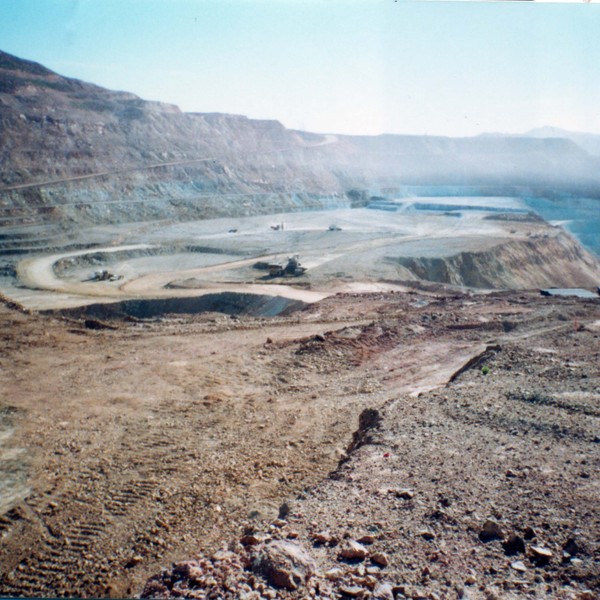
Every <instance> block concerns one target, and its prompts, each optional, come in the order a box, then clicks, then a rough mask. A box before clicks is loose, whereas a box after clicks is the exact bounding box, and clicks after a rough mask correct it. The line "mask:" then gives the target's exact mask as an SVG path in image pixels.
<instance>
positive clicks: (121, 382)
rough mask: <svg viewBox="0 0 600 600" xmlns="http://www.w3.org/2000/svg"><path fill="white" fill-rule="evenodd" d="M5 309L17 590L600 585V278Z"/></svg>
mask: <svg viewBox="0 0 600 600" xmlns="http://www.w3.org/2000/svg"><path fill="white" fill-rule="evenodd" d="M0 319H1V320H2V328H1V331H2V337H3V343H2V347H1V350H0V361H1V362H0V364H1V365H2V370H1V371H0V378H1V385H2V389H3V394H2V400H1V403H2V406H1V410H2V413H1V414H2V421H1V425H2V427H3V434H4V435H3V436H2V438H1V442H0V443H1V452H2V454H1V459H2V462H1V463H0V468H1V469H2V471H3V478H2V479H3V481H5V482H8V484H7V485H4V487H3V488H2V489H1V490H0V491H1V492H2V502H3V503H2V508H3V516H2V517H1V519H0V527H1V528H2V545H1V546H0V565H1V571H0V572H1V576H0V577H1V578H0V594H1V595H5V596H83V597H90V596H97V597H98V596H100V597H105V596H113V597H123V596H134V595H136V594H140V593H142V592H143V595H145V596H150V597H159V596H162V597H176V596H190V597H201V598H202V597H208V598H238V597H248V598H259V597H265V598H278V597H282V598H284V597H290V598H292V597H298V598H303V597H307V596H312V597H330V598H339V597H358V598H361V597H362V598H368V597H371V598H393V597H396V598H402V597H409V598H460V597H468V598H521V597H531V598H580V599H582V600H583V599H585V598H593V597H595V594H598V593H599V590H600V562H599V560H600V546H599V545H598V538H599V533H600V522H599V510H598V502H597V498H598V497H599V493H598V492H599V484H598V462H599V458H600V453H599V450H600V445H599V443H600V427H599V422H600V395H599V393H598V390H599V389H600V369H599V367H598V365H599V360H598V358H599V352H600V341H599V337H598V336H599V335H600V304H599V303H598V301H582V300H575V299H547V298H542V297H539V296H538V295H537V294H534V293H519V292H513V293H502V294H494V295H485V296H484V295H471V294H457V293H454V292H449V291H444V290H443V288H432V287H429V288H427V289H425V288H423V289H420V290H419V289H415V291H413V292H408V293H386V294H383V293H378V294H338V295H336V296H332V297H330V298H327V299H325V300H323V301H321V302H319V303H317V304H314V305H312V306H310V307H308V308H306V309H305V310H303V311H302V312H300V313H294V314H292V315H289V316H287V317H277V318H274V319H264V318H248V317H238V318H230V317H225V316H223V315H218V314H208V315H203V316H198V315H197V316H195V317H182V316H177V317H169V316H164V317H162V318H157V319H154V320H147V321H136V320H134V319H129V320H126V321H111V322H106V323H102V322H98V321H94V320H90V319H88V320H87V321H85V320H84V319H80V320H78V319H74V318H69V319H65V318H64V317H49V316H44V317H42V316H39V315H36V314H29V313H27V312H23V311H20V310H18V307H15V306H13V305H11V304H10V303H5V304H4V305H3V306H2V308H1V309H0ZM359 417H360V418H359ZM170 565H173V566H172V567H171V566H170ZM161 569H162V570H161ZM153 574H154V575H153ZM148 578H150V579H149V581H147V580H148Z"/></svg>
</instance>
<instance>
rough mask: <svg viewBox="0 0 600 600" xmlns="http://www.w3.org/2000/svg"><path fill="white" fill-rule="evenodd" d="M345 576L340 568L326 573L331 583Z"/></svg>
mask: <svg viewBox="0 0 600 600" xmlns="http://www.w3.org/2000/svg"><path fill="white" fill-rule="evenodd" d="M343 574H344V572H343V571H342V570H341V569H340V568H338V567H335V568H333V569H329V571H326V572H325V578H326V579H329V581H337V580H338V579H341V577H342V575H343Z"/></svg>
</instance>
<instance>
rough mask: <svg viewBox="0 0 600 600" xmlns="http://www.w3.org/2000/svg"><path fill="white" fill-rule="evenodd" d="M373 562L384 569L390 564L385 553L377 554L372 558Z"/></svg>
mask: <svg viewBox="0 0 600 600" xmlns="http://www.w3.org/2000/svg"><path fill="white" fill-rule="evenodd" d="M371 560H372V561H373V562H374V563H376V564H378V565H380V566H382V567H387V566H388V565H389V564H390V559H389V557H388V555H387V554H386V553H385V552H376V553H375V554H373V555H372V556H371Z"/></svg>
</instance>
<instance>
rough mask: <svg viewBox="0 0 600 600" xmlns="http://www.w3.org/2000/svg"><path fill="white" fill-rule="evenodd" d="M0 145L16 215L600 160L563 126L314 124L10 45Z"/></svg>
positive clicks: (220, 200) (590, 187)
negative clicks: (165, 92)
mask: <svg viewBox="0 0 600 600" xmlns="http://www.w3.org/2000/svg"><path fill="white" fill-rule="evenodd" d="M0 158H1V160H0V164H1V168H0V186H1V188H0V196H1V197H0V200H1V202H2V214H1V215H0V216H1V217H3V218H4V220H5V221H6V220H8V221H9V222H15V223H17V224H18V223H22V222H40V221H41V222H46V221H57V220H60V221H61V222H62V223H67V222H69V221H70V222H72V223H75V224H80V223H81V222H114V221H117V222H119V221H127V220H129V221H136V220H146V219H153V218H164V217H169V218H203V217H208V216H216V215H230V214H251V213H259V212H274V211H277V210H281V209H291V208H298V207H300V208H302V207H306V206H317V207H318V206H320V205H322V203H323V202H324V201H325V200H324V199H325V198H332V197H338V198H340V197H344V194H345V193H347V192H348V191H349V190H351V189H352V188H366V189H368V190H377V189H379V188H380V187H383V186H390V185H391V186H397V185H403V184H415V183H416V184H419V183H429V184H442V185H443V184H461V185H466V184H476V185H492V186H497V187H498V186H500V187H502V188H506V187H507V186H509V187H510V186H515V185H518V186H528V187H529V188H532V187H533V188H535V189H539V188H543V189H547V190H548V189H552V190H553V191H556V190H557V189H558V190H560V189H567V188H569V189H570V188H571V187H572V186H579V188H581V187H583V188H585V190H586V193H588V194H589V193H594V191H598V190H600V175H598V173H600V169H599V168H598V167H599V165H600V160H599V159H598V158H597V157H593V156H591V155H589V154H588V153H587V152H585V151H584V150H583V149H582V148H580V147H579V146H577V145H576V144H575V143H574V142H573V141H571V140H566V139H534V138H514V137H510V136H498V137H494V138H461V139H452V138H443V137H419V136H400V135H381V136H362V137H360V136H334V135H320V134H310V133H305V132H298V131H292V130H288V129H286V128H285V127H284V126H283V125H282V124H281V123H279V122H277V121H258V120H252V119H248V118H246V117H243V116H237V115H226V114H197V113H183V112H181V111H180V110H179V109H178V108H177V107H176V106H173V105H168V104H162V103H158V102H148V101H145V100H142V99H140V98H138V97H137V96H135V95H133V94H130V93H127V92H115V91H110V90H106V89H104V88H101V87H98V86H96V85H92V84H90V83H84V82H82V81H78V80H76V79H69V78H65V77H62V76H61V75H58V74H56V73H54V72H52V71H50V70H48V69H46V68H45V67H43V66H41V65H39V64H37V63H33V62H30V61H24V60H21V59H19V58H16V57H14V56H11V55H9V54H6V53H0ZM40 184H43V185H40ZM239 194H246V196H239ZM215 195H218V197H216V196H215ZM355 201H356V198H355Z"/></svg>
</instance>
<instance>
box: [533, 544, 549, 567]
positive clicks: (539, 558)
mask: <svg viewBox="0 0 600 600" xmlns="http://www.w3.org/2000/svg"><path fill="white" fill-rule="evenodd" d="M531 555H532V559H533V560H534V561H535V562H536V563H538V564H546V563H547V562H549V561H550V559H551V558H552V557H553V556H554V555H553V554H552V552H551V551H550V550H548V549H547V548H543V547H542V546H531Z"/></svg>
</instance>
